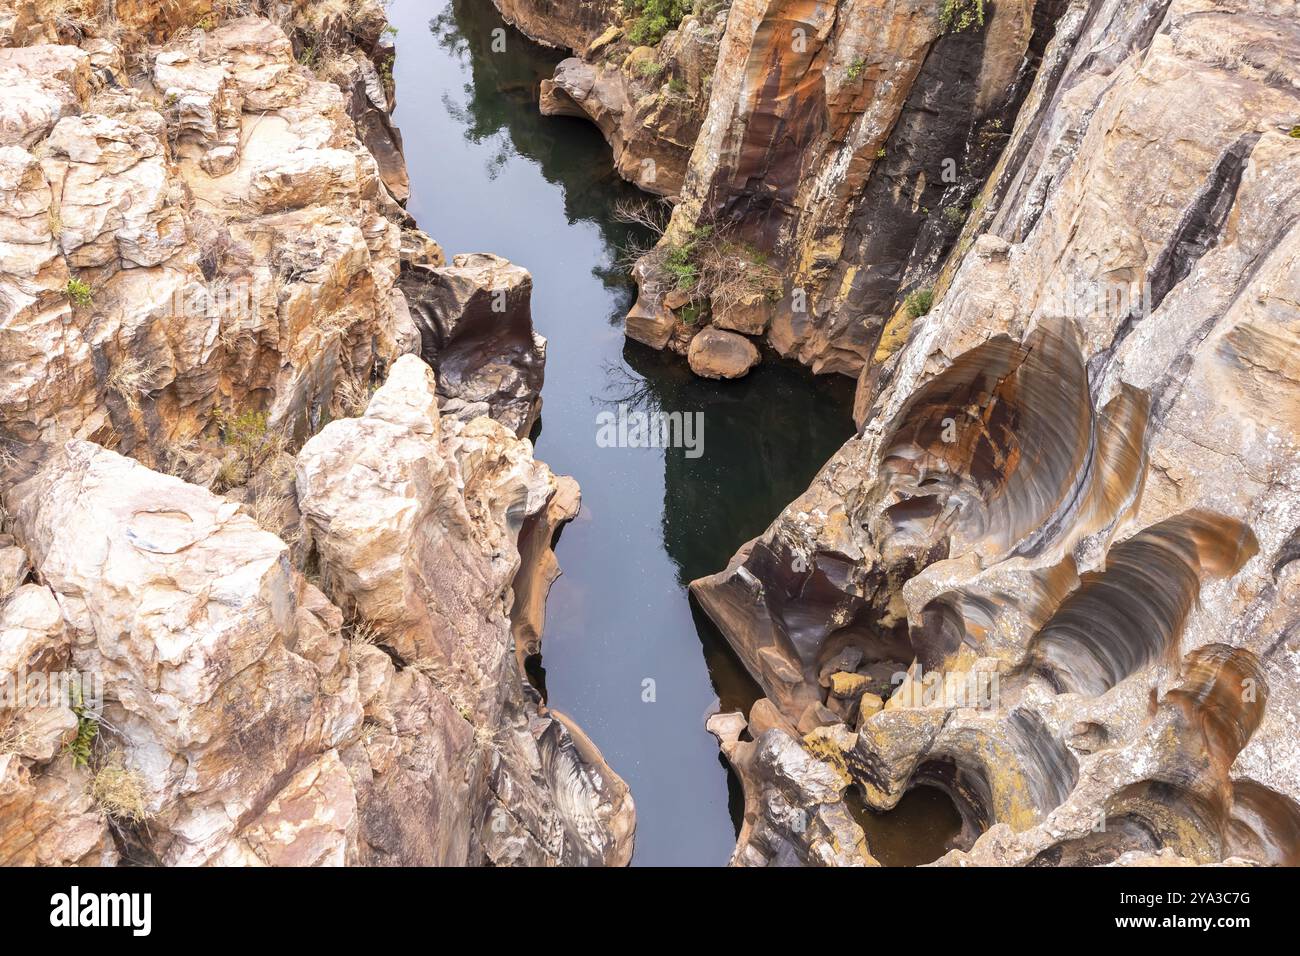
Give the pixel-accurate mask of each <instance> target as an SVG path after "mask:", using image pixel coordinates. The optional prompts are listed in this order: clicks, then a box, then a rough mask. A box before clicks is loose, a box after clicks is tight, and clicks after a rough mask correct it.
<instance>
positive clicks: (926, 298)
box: [903, 289, 934, 319]
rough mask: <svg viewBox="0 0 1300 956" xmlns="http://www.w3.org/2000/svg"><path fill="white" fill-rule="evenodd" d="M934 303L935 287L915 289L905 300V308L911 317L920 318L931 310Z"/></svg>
mask: <svg viewBox="0 0 1300 956" xmlns="http://www.w3.org/2000/svg"><path fill="white" fill-rule="evenodd" d="M933 305H934V290H933V289H913V290H912V291H911V292H909V293H908V294H907V298H906V299H904V300H903V308H904V309H905V310H906V311H907V317H908V318H909V319H919V318H920V317H921V316H923V315H925V314H926V313H927V312H929V311H930V307H931V306H933Z"/></svg>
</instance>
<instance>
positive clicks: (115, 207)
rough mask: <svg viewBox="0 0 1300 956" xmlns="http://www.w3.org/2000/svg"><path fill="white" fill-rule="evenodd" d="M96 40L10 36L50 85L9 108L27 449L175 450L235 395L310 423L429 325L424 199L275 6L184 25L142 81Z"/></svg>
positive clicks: (21, 64)
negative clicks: (406, 268)
mask: <svg viewBox="0 0 1300 956" xmlns="http://www.w3.org/2000/svg"><path fill="white" fill-rule="evenodd" d="M85 46H86V47H87V49H88V50H90V51H91V52H87V49H80V48H77V47H74V46H70V45H66V44H65V45H39V46H31V47H19V48H10V49H6V50H3V51H0V53H2V54H3V55H2V56H0V60H3V62H4V67H3V68H4V69H5V70H7V71H9V72H10V73H11V74H15V75H16V77H17V80H16V81H17V82H19V83H25V84H27V85H28V86H29V87H31V89H32V91H33V96H32V99H31V100H30V101H24V100H22V99H19V100H10V99H6V104H8V109H9V112H8V113H7V114H6V116H5V117H4V118H3V120H2V121H0V125H2V126H4V128H6V129H7V130H8V131H9V132H8V134H7V136H6V140H7V145H6V146H5V147H4V156H3V157H0V164H3V168H4V170H5V173H4V175H3V177H2V180H0V181H2V183H3V187H2V188H3V190H4V197H5V198H4V200H3V204H2V205H3V209H2V210H0V215H3V216H4V222H5V225H4V227H3V230H0V235H2V236H3V239H2V240H0V242H2V244H0V302H2V303H3V314H0V329H3V335H4V341H5V347H4V349H3V353H0V363H2V365H3V375H2V379H3V385H0V441H2V442H3V443H4V445H5V448H6V450H7V452H8V453H9V455H10V456H12V457H16V458H18V459H20V460H21V461H23V462H26V463H27V464H28V465H29V466H30V465H33V464H35V462H36V461H38V460H39V459H40V457H41V456H42V455H43V454H44V451H45V450H46V449H49V448H52V447H56V446H57V445H58V444H59V443H61V442H62V441H64V440H66V439H67V438H70V437H85V438H90V439H93V440H96V441H98V442H100V443H104V444H110V445H112V446H113V447H115V448H117V449H118V450H120V451H122V452H124V453H129V454H132V455H135V456H136V457H139V458H140V459H141V460H143V461H146V462H147V463H150V464H159V465H165V460H164V459H165V457H166V452H167V450H168V448H169V446H173V445H186V444H188V443H191V442H193V441H196V440H202V439H201V435H202V433H204V431H205V430H207V431H208V434H210V433H211V423H212V421H213V417H214V413H215V411H216V410H217V409H224V410H228V411H234V412H235V413H240V412H243V411H265V412H266V413H267V415H268V420H269V423H270V425H271V426H272V427H274V428H283V429H285V430H287V431H290V432H297V433H302V432H305V431H308V430H310V428H312V427H314V426H315V425H316V424H318V423H319V421H320V420H321V418H322V416H324V415H328V414H329V413H330V411H331V410H333V411H335V412H336V411H337V399H336V393H337V391H338V389H339V388H340V387H341V386H342V385H344V384H347V383H352V384H357V383H364V382H366V381H368V380H370V379H371V378H372V377H373V376H377V375H381V374H382V370H383V367H384V366H385V364H386V363H388V362H391V360H392V359H393V358H395V357H396V356H397V355H398V354H401V353H402V352H404V351H409V350H412V349H414V348H416V347H417V346H418V334H417V332H416V330H415V329H414V327H413V326H412V325H411V324H410V322H409V315H408V312H407V310H406V308H405V306H404V304H403V302H402V299H401V293H400V291H398V290H396V288H395V280H396V278H397V273H398V259H399V248H400V246H401V244H402V231H403V230H402V226H401V225H399V223H400V222H401V221H403V217H404V216H405V214H404V212H402V211H401V209H400V207H399V206H398V205H397V204H396V202H395V201H394V199H393V197H392V195H391V194H390V192H389V191H388V188H387V187H386V185H385V183H384V180H383V179H382V177H381V176H380V175H379V170H378V167H377V164H376V162H375V159H374V158H373V156H372V155H371V154H370V153H369V152H368V151H367V150H366V149H365V147H364V145H363V144H362V143H361V141H360V140H359V139H358V137H357V131H356V127H355V124H354V122H353V120H352V119H351V118H350V117H349V115H348V113H347V111H346V110H345V103H344V97H343V96H342V93H341V91H340V88H339V87H338V86H337V85H335V84H334V83H330V82H325V81H322V80H318V79H317V78H316V77H315V76H314V75H313V74H312V73H311V72H310V71H308V70H307V69H306V68H304V67H303V66H301V65H300V64H299V63H298V62H297V61H296V60H295V59H294V55H293V50H292V47H291V45H290V42H289V40H288V38H287V37H286V36H285V34H284V32H283V31H282V30H281V29H280V28H279V27H278V26H276V25H274V24H272V23H270V22H269V21H266V20H262V19H258V18H245V19H242V20H235V21H231V22H228V23H224V24H221V25H218V26H215V27H213V28H211V29H207V30H203V29H200V30H194V31H182V32H181V33H179V34H177V35H176V37H175V38H174V39H172V40H170V41H169V42H168V43H167V44H166V45H165V46H163V47H161V48H150V49H148V50H146V51H145V52H144V53H143V56H144V58H145V60H144V62H145V63H146V65H147V72H146V73H145V74H144V75H143V76H142V75H139V74H135V75H134V80H135V82H134V83H133V84H132V83H130V82H129V80H130V79H131V78H129V77H128V76H127V74H126V71H125V68H124V67H123V62H124V60H123V56H122V52H123V51H122V50H120V49H119V48H117V47H115V46H113V45H112V44H111V43H109V42H108V41H107V40H102V39H99V40H93V41H87V42H86V43H85ZM132 55H133V56H135V54H132ZM101 64H102V65H101ZM390 217H391V218H390ZM27 470H30V468H28V469H27Z"/></svg>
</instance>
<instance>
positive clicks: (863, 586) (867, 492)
mask: <svg viewBox="0 0 1300 956" xmlns="http://www.w3.org/2000/svg"><path fill="white" fill-rule="evenodd" d="M1015 6H1016V5H1014V4H998V5H997V8H998V9H999V10H1001V11H1007V10H1009V9H1011V8H1014V7H1015ZM742 7H743V5H742V4H740V3H737V4H735V5H733V7H732V23H733V24H734V23H735V22H736V17H737V16H738V12H739V11H740V10H741V9H742ZM1001 15H1002V14H1000V13H997V12H995V13H994V15H993V16H994V18H995V19H996V17H998V16H1001ZM837 22H843V21H842V20H839V21H837ZM986 28H987V27H986ZM732 39H733V38H732V37H731V30H730V29H729V31H728V36H727V38H725V39H724V58H725V56H726V52H725V51H726V50H727V49H729V44H730V43H731V41H732ZM900 48H902V47H900ZM1298 50H1300V27H1298V26H1297V23H1296V21H1295V20H1294V18H1288V17H1286V16H1283V15H1280V14H1278V13H1276V12H1274V11H1272V10H1271V9H1266V8H1265V7H1261V6H1259V5H1254V4H1249V3H1244V2H1243V3H1234V4H1229V5H1226V6H1225V5H1219V6H1217V7H1216V8H1215V9H1214V10H1213V11H1209V10H1206V9H1203V7H1202V5H1200V4H1197V3H1193V2H1180V0H1174V2H1172V3H1167V2H1151V3H1116V2H1110V0H1091V2H1082V0H1081V2H1076V3H1073V4H1070V5H1069V7H1068V9H1066V10H1065V11H1064V12H1063V13H1062V15H1061V16H1060V18H1059V19H1057V20H1056V24H1055V37H1054V39H1053V41H1052V43H1051V44H1050V45H1049V46H1048V47H1047V48H1046V50H1045V53H1044V60H1043V68H1041V69H1040V70H1039V71H1038V75H1037V78H1036V80H1035V82H1034V84H1033V87H1032V89H1031V90H1030V91H1029V92H1028V94H1027V96H1026V98H1025V102H1024V107H1023V109H1022V110H1021V111H1020V113H1019V116H1018V118H1017V119H1016V122H1015V124H1014V128H1012V129H1010V138H1009V141H1008V144H1007V146H1006V148H1005V149H1004V150H1003V151H1002V154H1001V159H1000V161H999V163H998V165H997V167H996V169H995V170H994V172H993V174H992V176H991V177H990V179H989V180H988V182H987V184H986V185H985V186H984V187H983V190H982V192H981V193H980V197H979V201H978V203H977V206H978V209H977V213H976V214H975V215H974V216H973V217H972V219H971V221H970V222H968V223H967V225H966V227H965V228H964V230H963V232H962V235H961V238H960V240H959V241H958V244H957V246H956V248H955V252H954V254H953V256H952V257H951V258H950V259H949V260H948V261H947V264H946V265H945V267H944V268H943V270H942V271H941V273H940V278H939V281H938V282H937V284H936V287H935V299H936V301H935V304H934V306H933V308H932V309H931V310H930V311H929V313H928V314H926V315H924V316H920V317H917V318H916V319H915V321H911V320H910V319H908V320H907V321H908V322H911V325H910V328H906V327H904V328H902V329H900V330H899V331H898V336H897V345H898V347H897V350H896V351H894V352H892V354H890V355H889V356H877V359H878V364H873V365H869V366H868V367H867V368H866V369H865V371H864V373H863V374H862V377H861V380H860V384H859V394H858V408H857V413H858V416H859V421H860V422H861V423H862V425H863V429H862V432H861V434H860V435H859V436H858V437H856V438H854V439H852V440H851V441H849V442H848V443H847V444H846V445H845V446H844V448H843V449H841V451H840V452H839V453H838V454H837V455H836V456H835V457H834V458H833V459H832V460H831V461H830V462H829V463H828V464H827V465H826V467H825V468H824V469H823V470H822V472H821V473H820V474H819V475H818V477H817V478H816V479H815V481H814V482H813V484H812V486H811V487H810V488H809V490H808V491H807V492H806V493H805V494H804V495H803V496H802V497H801V498H799V499H798V500H797V501H795V502H794V503H793V504H791V505H790V506H789V507H788V508H787V509H786V510H785V511H784V512H783V513H782V515H781V516H780V517H779V518H778V519H777V520H776V521H775V523H774V524H773V525H772V526H771V527H770V528H769V529H768V531H767V532H765V533H764V534H763V535H761V536H760V537H759V538H757V539H756V540H754V541H753V542H750V543H749V544H747V545H746V546H745V547H744V548H742V549H741V550H740V552H739V553H738V554H737V555H736V557H735V558H734V559H733V561H732V563H731V565H730V566H729V567H728V568H727V569H726V570H725V571H722V572H720V573H719V574H717V575H713V576H711V577H708V578H704V579H701V580H699V581H696V582H694V583H693V585H692V590H693V591H694V593H695V594H696V596H697V598H698V599H699V601H700V602H701V604H702V605H703V607H704V608H705V610H706V611H707V612H708V613H709V615H710V616H711V617H712V618H713V619H714V621H715V622H716V623H717V624H718V625H719V627H720V628H721V629H722V630H723V632H724V634H725V635H726V636H727V638H728V640H729V641H730V642H731V644H732V646H733V647H734V648H735V649H736V651H737V653H738V654H739V655H740V657H741V659H742V660H743V661H744V662H745V664H746V666H747V668H748V669H749V670H750V672H751V673H752V674H753V675H754V677H755V678H756V679H757V680H758V681H759V683H760V684H761V685H762V687H763V690H764V692H765V693H766V695H767V703H765V704H764V705H763V706H764V707H769V708H771V710H774V711H775V712H776V713H778V714H779V715H780V720H781V723H782V725H783V727H784V730H782V729H780V728H778V729H776V730H766V733H768V734H771V733H782V732H784V733H787V734H791V733H799V732H803V733H805V734H807V733H809V732H810V730H812V729H813V728H815V727H817V726H819V725H826V724H828V723H830V724H831V728H839V729H838V730H836V731H835V732H834V733H829V732H828V729H831V728H827V727H825V726H822V729H821V730H813V731H812V732H813V733H815V734H817V735H819V736H818V738H817V739H816V740H813V739H806V740H805V744H804V746H805V749H808V750H809V752H811V753H815V754H822V755H823V756H824V758H825V759H826V760H827V761H828V762H829V763H830V764H831V765H832V766H835V767H842V768H843V769H844V771H845V777H844V784H845V786H844V790H845V792H847V791H848V790H849V789H850V788H852V789H854V790H856V792H857V793H858V794H859V795H860V796H861V797H862V799H863V800H864V802H865V803H866V805H867V806H868V808H870V809H873V810H888V809H889V808H891V807H893V806H895V805H896V803H897V802H898V800H899V799H900V798H901V797H902V795H903V793H905V792H906V791H907V790H908V789H909V788H912V787H916V786H920V785H927V786H935V787H939V788H940V789H942V790H944V791H946V792H947V793H948V794H949V796H950V797H951V798H952V800H953V802H954V804H955V805H956V807H957V809H958V810H959V811H960V813H961V815H962V818H963V823H964V826H963V832H962V835H961V837H960V840H959V845H960V851H959V852H957V853H956V854H955V855H953V856H950V857H948V858H946V859H945V862H953V863H958V862H967V863H969V862H977V863H1016V864H1036V865H1056V864H1070V863H1106V862H1113V861H1116V860H1121V859H1126V860H1129V861H1130V862H1131V861H1133V860H1137V859H1139V858H1147V857H1153V856H1158V855H1159V854H1160V853H1166V854H1168V853H1173V854H1174V855H1175V856H1177V857H1178V858H1180V859H1184V860H1189V861H1193V862H1200V863H1206V862H1216V861H1221V860H1224V859H1230V858H1237V857H1245V858H1248V859H1252V860H1255V861H1258V862H1263V863H1270V862H1277V861H1281V860H1287V859H1292V858H1294V854H1295V853H1296V851H1297V848H1298V847H1300V844H1298V843H1297V841H1296V834H1297V832H1298V831H1297V830H1296V828H1295V825H1294V821H1295V819H1296V816H1295V809H1296V807H1297V800H1298V798H1300V792H1298V791H1297V781H1300V772H1298V770H1297V768H1298V767H1300V764H1298V763H1297V759H1300V754H1298V753H1297V750H1296V746H1295V734H1294V721H1293V716H1292V715H1293V713H1294V706H1295V695H1296V687H1297V686H1298V683H1300V672H1298V671H1297V662H1298V661H1300V657H1297V654H1298V650H1297V647H1296V640H1297V634H1298V633H1300V631H1298V630H1297V614H1298V613H1300V611H1298V610H1297V608H1300V605H1298V604H1297V601H1296V590H1295V587H1296V586H1295V580H1296V575H1297V573H1298V572H1297V570H1296V563H1295V561H1294V558H1295V554H1296V551H1295V541H1296V536H1297V533H1298V532H1297V526H1298V525H1300V514H1297V512H1296V509H1295V502H1296V500H1297V497H1296V493H1297V490H1300V486H1298V482H1300V474H1297V471H1296V463H1297V461H1300V458H1298V457H1297V446H1298V445H1300V421H1298V420H1296V419H1295V416H1294V415H1293V414H1292V411H1293V410H1294V409H1295V408H1300V393H1297V392H1296V381H1297V376H1296V374H1295V370H1294V368H1293V367H1292V366H1293V364H1294V362H1293V359H1292V358H1291V356H1293V355H1294V354H1296V347H1297V344H1300V340H1298V338H1297V336H1298V334H1300V333H1298V332H1297V324H1296V316H1297V311H1296V308H1295V302H1296V301H1297V298H1298V297H1300V286H1298V285H1297V281H1300V280H1298V276H1300V273H1297V270H1296V256H1297V249H1300V245H1298V243H1300V229H1298V228H1297V225H1296V224H1297V222H1300V192H1298V191H1297V189H1296V186H1295V184H1296V182H1297V176H1296V173H1297V163H1300V140H1297V139H1295V138H1294V136H1293V135H1289V131H1290V130H1292V129H1293V128H1294V125H1295V117H1296V116H1297V115H1300V96H1298V95H1297V93H1296V90H1297V88H1298V87H1297V79H1296V76H1295V64H1296V63H1297V62H1300V60H1298V59H1297V56H1296V52H1297V51H1298ZM715 105H717V104H716V103H715ZM1189 131H1194V134H1192V135H1189ZM887 151H888V150H887ZM799 181H800V182H806V180H804V179H800V180H799ZM867 192H868V193H870V189H869V188H868V190H867ZM809 202H811V200H808V201H804V200H799V201H797V202H796V203H795V206H796V208H797V209H799V210H801V211H803V210H806V209H809V208H812V207H811V206H810V205H809ZM801 214H802V213H801ZM863 354H866V353H863ZM891 671H892V672H894V673H895V675H896V676H894V677H893V678H888V677H887V678H886V684H885V686H884V687H880V685H879V684H874V685H873V684H872V683H871V682H873V681H878V680H879V678H880V676H881V675H882V674H883V675H889V674H890V672H891ZM854 674H856V675H858V676H857V677H851V676H849V675H854ZM840 675H845V676H840ZM832 676H835V677H838V678H839V679H838V681H832V680H831V679H830V678H831V677H832ZM859 678H861V679H859ZM851 689H859V690H861V691H862V693H863V695H864V696H862V697H860V698H859V705H858V706H857V707H846V706H845V698H844V696H843V694H845V693H847V692H850V691H851ZM877 690H879V691H882V692H883V696H886V697H887V699H886V700H885V701H884V705H883V708H881V707H879V704H878V702H875V703H873V702H872V701H870V700H869V699H868V697H867V696H865V695H866V694H867V693H875V692H876V691H877ZM837 692H838V693H837ZM850 700H851V699H850ZM757 709H758V708H756V710H757ZM750 719H751V721H754V719H755V718H754V715H752V714H751V718H750ZM774 723H775V722H774V721H773V720H772V719H771V718H770V717H768V716H764V717H762V718H761V719H760V720H759V727H760V728H764V727H768V726H772V725H773V724H774ZM796 728H797V730H796ZM752 736H753V738H754V740H755V741H756V743H760V742H762V741H763V740H764V739H765V738H763V737H760V731H759V730H755V731H754V732H753V733H752ZM828 742H830V743H833V744H834V747H833V748H829V744H828ZM828 748H829V749H828ZM741 763H742V764H743V763H744V761H743V760H742V761H741ZM742 779H745V774H744V773H743V772H742ZM756 779H757V780H758V782H757V783H755V784H753V785H752V787H754V788H757V789H758V790H761V791H762V792H763V793H766V789H763V788H766V787H768V786H770V784H767V783H764V782H763V780H765V779H766V778H765V777H764V776H762V775H759V776H758V777H757V778H756ZM751 797H753V799H751ZM815 802H816V803H818V804H822V803H825V802H827V801H826V799H825V797H819V798H818V799H817V800H816V801H815ZM830 802H831V803H833V802H834V801H833V800H832V801H830ZM747 805H750V806H752V807H754V810H753V819H752V821H751V820H750V819H749V816H748V815H747V830H746V834H742V842H741V846H740V847H739V848H738V851H737V858H736V859H737V862H743V863H764V862H776V861H779V860H782V859H785V858H787V857H789V856H790V855H791V854H794V855H796V856H798V857H799V858H800V859H802V860H803V861H804V862H811V861H812V859H813V856H814V854H813V853H812V851H813V849H814V845H815V843H816V839H814V836H809V835H808V834H810V833H813V831H811V830H809V831H807V832H806V833H805V834H803V835H800V834H796V833H794V832H793V831H791V830H790V828H789V827H788V826H787V825H785V818H784V817H783V811H779V809H778V808H775V807H773V808H772V809H769V808H768V806H767V805H766V804H765V803H763V801H762V800H758V797H757V793H754V794H751V793H749V792H748V791H747ZM772 833H779V834H781V835H782V840H775V839H773V838H772V837H771V834H772ZM822 838H823V839H824V835H823V837H822ZM787 844H789V845H787ZM867 851H868V852H870V846H869V845H868V846H867Z"/></svg>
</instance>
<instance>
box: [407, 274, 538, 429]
mask: <svg viewBox="0 0 1300 956" xmlns="http://www.w3.org/2000/svg"><path fill="white" fill-rule="evenodd" d="M400 287H401V289H402V290H403V292H404V293H405V296H406V299H407V301H408V302H409V304H410V308H411V314H412V317H413V318H414V320H415V324H416V326H417V327H418V328H419V330H420V354H421V355H422V356H423V357H424V359H425V361H427V362H428V363H429V364H430V365H432V366H433V367H434V368H436V369H437V370H438V391H439V394H441V395H442V396H443V397H445V398H448V399H458V400H459V401H461V402H465V403H466V404H470V405H473V404H476V403H479V402H486V403H487V405H488V408H489V410H490V412H491V415H492V417H493V418H495V419H496V420H497V421H499V422H501V423H502V424H503V425H505V426H506V427H507V428H509V429H510V430H511V431H513V432H514V433H515V434H516V435H518V436H519V437H521V438H522V437H524V436H526V435H527V434H528V433H529V432H530V431H531V430H532V427H533V425H534V424H535V423H536V422H537V416H538V415H539V413H540V412H541V407H542V394H541V393H542V382H543V380H544V378H545V371H546V339H544V338H542V337H541V336H540V335H538V334H537V333H536V332H535V331H533V318H532V304H531V299H532V290H533V277H532V276H531V275H529V274H528V271H527V270H526V269H524V268H522V267H520V266H517V265H515V264H513V263H511V262H509V261H507V260H506V259H502V258H501V257H500V256H494V255H491V254H487V253H475V254H472V255H458V256H454V257H453V258H452V261H451V265H447V266H440V267H439V266H430V265H424V264H412V265H408V266H406V267H405V268H404V269H403V272H402V277H401V280H400Z"/></svg>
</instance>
